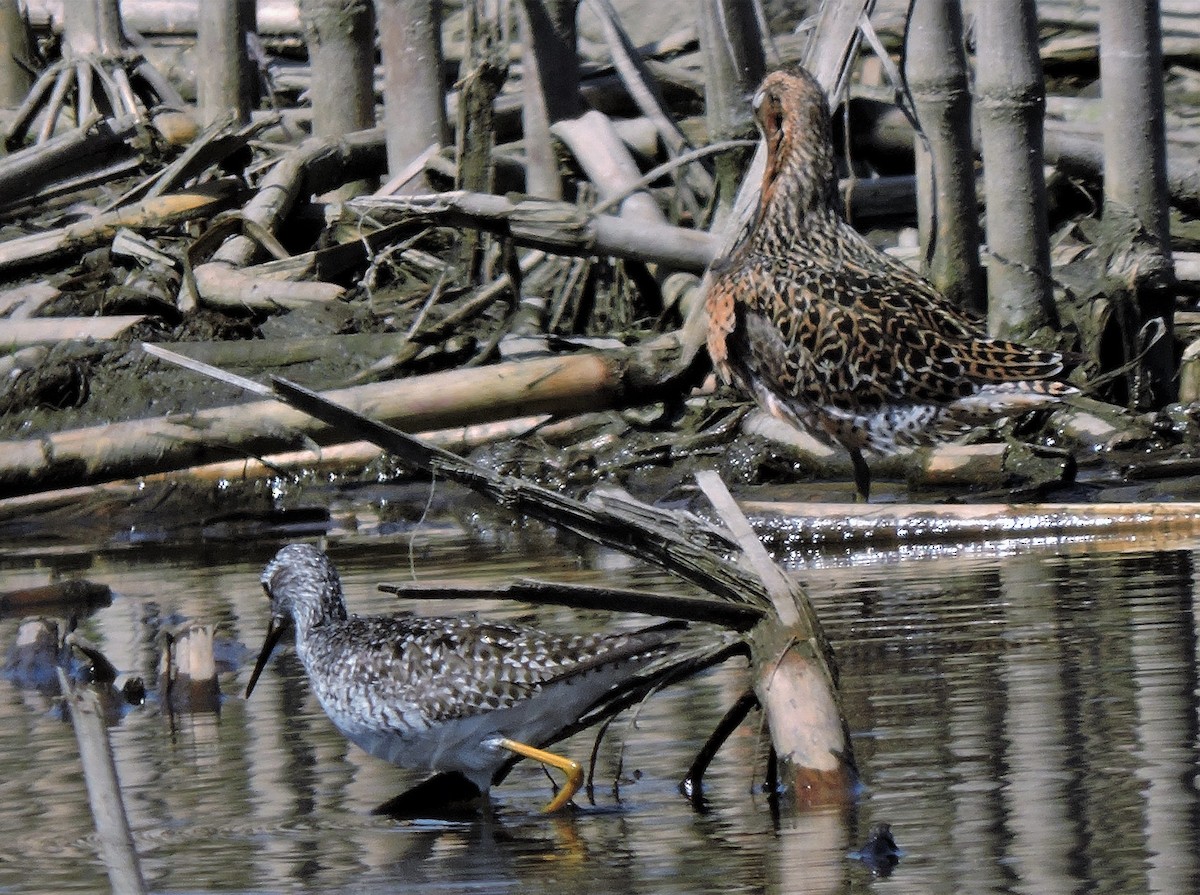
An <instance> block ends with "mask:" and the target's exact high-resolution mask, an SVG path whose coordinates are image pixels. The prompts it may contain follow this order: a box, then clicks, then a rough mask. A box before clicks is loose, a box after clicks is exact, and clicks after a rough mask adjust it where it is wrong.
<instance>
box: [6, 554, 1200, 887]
mask: <svg viewBox="0 0 1200 895" xmlns="http://www.w3.org/2000/svg"><path fill="white" fill-rule="evenodd" d="M278 545H279V542H270V543H267V542H262V543H251V544H247V545H240V546H230V545H228V544H226V545H214V546H208V547H202V548H200V549H197V550H183V549H167V548H162V547H152V546H147V545H143V546H139V547H128V548H124V549H114V550H107V551H100V552H93V551H90V550H85V549H79V550H73V549H71V548H68V547H62V546H57V547H54V548H52V549H46V548H32V547H22V546H20V545H15V546H9V547H8V549H3V548H0V589H3V590H8V589H11V588H15V587H20V586H25V585H30V584H42V583H45V582H46V580H48V578H49V577H51V576H52V575H53V574H55V573H56V572H61V573H63V574H67V573H69V574H72V575H79V576H83V577H87V578H89V579H91V580H94V581H100V582H104V583H106V584H109V585H110V586H112V587H113V589H114V590H116V591H118V592H119V593H118V595H117V597H116V599H115V600H114V602H113V604H112V606H110V607H108V608H106V609H103V610H101V611H100V612H99V613H97V614H96V615H94V616H92V617H91V618H89V619H87V620H85V621H84V622H83V625H82V627H83V629H84V631H85V633H86V634H87V636H88V637H89V638H90V639H91V640H92V641H93V642H94V643H96V644H97V645H99V646H100V647H101V648H102V649H103V650H104V652H105V653H106V654H107V655H108V657H109V658H110V659H111V660H113V662H114V663H115V664H116V665H117V666H118V668H121V669H122V670H125V671H129V672H135V673H138V674H141V675H143V676H145V677H146V679H147V682H148V684H150V685H151V687H152V688H153V686H154V685H155V683H156V681H155V676H154V670H153V669H154V663H155V655H156V644H155V635H156V625H157V624H158V622H159V621H161V620H163V619H167V620H169V619H171V618H172V617H174V616H185V617H188V618H192V619H196V620H199V621H205V622H215V623H217V624H218V635H219V636H224V637H227V638H231V639H232V640H234V641H238V642H240V643H242V644H244V645H245V646H246V647H247V649H248V651H250V652H251V653H252V652H253V651H255V650H256V649H257V647H258V645H259V643H260V642H261V637H262V634H263V632H264V630H265V626H266V621H267V617H266V612H267V603H266V600H265V599H264V598H263V596H262V593H261V590H260V589H259V587H258V584H257V578H258V573H259V571H260V569H261V567H262V565H263V563H264V562H265V561H266V560H267V559H268V558H269V557H270V555H271V554H272V553H273V552H274V550H275V549H276V548H277V547H278ZM1098 546H1101V545H1094V544H1093V545H1084V549H1080V547H1079V545H1074V546H1071V547H1069V548H1067V547H1061V548H1059V549H1057V550H1056V549H1055V548H1054V547H1053V545H1051V546H1046V545H1042V546H1040V547H1034V546H1031V545H1008V547H1006V548H1004V549H991V550H987V551H982V550H978V549H974V550H968V549H956V548H952V547H942V548H939V549H938V550H936V551H932V552H930V553H928V554H921V553H919V552H917V553H909V554H908V555H906V556H905V557H904V560H903V562H897V561H895V558H894V557H893V558H889V557H888V556H886V555H882V556H881V555H874V556H873V557H872V558H871V561H870V562H867V561H865V560H864V559H863V557H862V555H855V556H850V555H848V554H842V555H837V556H830V555H824V556H822V555H813V556H807V555H801V554H797V555H795V556H793V557H791V562H792V565H793V567H794V569H795V572H796V574H797V575H798V576H799V577H800V578H801V579H802V580H803V581H804V582H805V583H806V585H807V586H808V588H809V591H810V593H811V595H812V597H813V599H814V601H815V602H816V603H817V605H818V608H819V610H820V613H821V616H822V618H823V619H824V620H825V624H826V626H827V632H828V634H829V635H830V637H831V639H832V641H833V643H834V646H835V649H836V652H837V655H838V659H839V662H840V664H841V671H842V684H843V698H844V702H845V709H846V713H847V720H848V723H849V727H850V730H851V732H852V734H853V737H854V748H855V752H856V757H857V761H858V765H859V769H860V772H861V775H862V780H863V790H862V793H861V795H860V797H859V799H858V802H857V804H856V805H855V806H854V808H853V809H852V810H850V811H824V812H813V813H806V814H786V813H785V814H784V815H782V816H779V817H773V816H772V812H771V810H770V806H769V804H768V800H767V799H766V798H765V797H764V796H763V795H762V793H761V792H758V791H757V790H756V786H757V784H759V783H760V782H761V780H762V777H763V773H764V752H763V748H762V741H761V736H760V730H759V721H758V718H757V716H755V715H752V716H751V718H750V719H749V720H748V721H747V723H746V724H744V725H743V727H742V728H741V729H740V730H739V731H738V733H737V734H735V736H734V737H733V738H732V739H731V740H730V742H729V743H728V744H727V745H726V746H725V748H724V749H723V750H722V752H721V753H720V755H719V756H718V757H717V760H716V762H715V763H714V765H713V766H712V768H711V770H710V774H709V777H708V778H707V787H706V796H707V804H706V808H705V810H703V811H697V810H695V809H693V808H692V806H691V805H690V803H689V802H687V801H686V800H685V799H683V798H682V797H681V796H680V795H679V793H678V791H677V789H676V787H677V783H678V780H679V778H680V777H681V776H682V774H683V772H684V770H685V769H686V768H687V766H688V764H689V762H690V761H691V759H692V757H693V755H694V753H695V751H696V750H697V749H698V748H699V746H700V745H701V743H702V742H703V740H704V738H705V736H706V735H707V734H708V732H709V731H710V730H711V728H712V726H713V725H714V724H715V722H716V720H717V719H718V718H719V717H720V715H721V714H722V712H723V711H724V710H725V708H726V707H728V705H729V704H730V703H731V702H732V701H733V700H734V699H735V698H736V697H737V696H738V695H739V693H740V692H741V689H742V687H743V686H744V677H743V676H744V670H743V664H744V663H742V662H741V661H731V662H730V663H727V664H726V665H724V666H722V667H720V668H718V669H715V670H713V671H711V672H709V673H706V674H704V675H703V676H701V677H699V678H697V679H695V680H692V681H689V682H687V683H684V684H681V685H676V686H674V687H672V688H670V689H668V690H666V691H665V692H662V693H660V694H658V695H657V696H655V697H654V698H652V699H651V700H650V701H649V702H647V703H646V704H645V705H644V706H643V707H642V708H641V709H640V711H639V712H638V713H637V718H636V722H629V721H621V722H618V723H617V724H615V725H613V727H612V729H611V730H610V732H609V734H608V736H607V737H606V738H605V740H604V743H603V746H602V748H601V750H600V758H599V763H598V767H597V770H596V781H597V785H596V788H595V792H594V803H590V802H589V801H588V800H587V799H586V798H583V797H581V798H579V799H578V800H577V801H578V803H579V805H580V808H579V810H578V811H577V812H574V813H568V814H565V815H563V816H557V817H545V816H542V815H541V814H539V813H538V812H539V809H540V807H541V805H542V804H544V802H545V801H546V799H547V798H548V797H549V795H550V787H549V783H548V781H547V780H546V778H545V776H544V775H543V773H542V772H541V771H540V770H539V769H538V768H537V767H534V766H531V765H529V764H528V763H524V764H522V765H519V766H518V767H517V769H516V770H515V771H514V773H513V774H512V775H511V776H510V777H509V779H508V780H507V781H505V783H504V784H503V785H501V786H499V787H497V788H496V789H494V790H493V800H492V801H493V809H492V811H491V812H490V814H487V815H480V816H479V817H476V818H473V819H468V820H464V821H461V822H451V821H436V822H435V821H428V822H412V821H408V822H400V821H393V820H387V819H383V818H379V817H375V816H372V815H371V814H370V813H369V812H370V809H371V808H373V807H374V806H375V805H377V804H379V803H380V802H382V801H383V800H385V799H386V798H388V797H390V796H392V795H395V794H397V793H398V792H400V791H401V790H402V789H404V788H405V786H406V785H410V784H412V783H415V782H417V781H418V779H419V778H416V777H413V776H412V775H409V774H407V773H406V772H403V771H398V770H396V769H394V768H391V767H390V766H388V765H386V764H383V763H382V762H379V761H377V760H375V759H373V758H371V757H369V756H366V755H364V754H363V753H362V752H361V751H359V750H358V749H357V748H355V747H352V746H349V745H348V744H347V743H346V741H345V740H343V739H342V737H341V736H340V735H339V734H338V733H337V732H336V731H335V730H334V728H333V727H332V725H330V724H329V722H328V721H327V720H326V719H325V717H324V715H323V714H322V713H321V711H320V709H319V707H318V706H317V705H316V703H315V701H314V700H313V699H312V698H311V696H310V695H309V694H308V691H307V688H306V685H305V682H304V679H303V674H302V671H301V670H300V669H299V667H298V665H297V663H296V662H295V661H294V659H292V657H291V655H290V652H286V651H280V652H283V653H284V655H282V656H280V658H278V659H276V660H275V661H273V662H272V664H271V666H270V667H269V669H268V671H267V672H266V673H265V674H264V676H263V679H262V681H261V682H260V684H259V689H258V690H256V692H255V695H254V698H253V699H252V700H250V701H249V702H247V701H245V700H243V699H242V698H241V696H240V693H241V691H242V690H243V689H244V687H245V683H246V679H247V677H248V674H249V670H250V667H249V666H250V665H251V664H252V658H253V656H252V654H251V655H249V656H248V657H246V658H245V659H244V660H243V661H242V664H241V666H240V668H239V669H238V670H237V671H235V672H228V673H225V674H222V676H221V688H222V691H223V692H224V693H225V694H227V695H226V696H225V698H224V700H223V704H222V707H221V711H220V714H219V716H215V715H211V714H209V715H194V716H178V715H177V716H175V717H174V718H171V717H168V716H167V715H166V714H164V713H163V712H162V711H161V710H160V708H159V706H158V705H157V704H156V703H154V701H153V700H152V701H151V702H149V703H147V705H146V706H145V707H142V708H137V709H133V710H130V711H128V712H127V713H126V714H125V715H124V717H123V718H121V719H120V720H119V721H118V722H116V723H115V724H114V725H113V727H112V728H111V737H112V741H113V746H114V749H115V753H116V759H117V767H118V773H119V775H120V779H121V783H122V788H123V791H124V794H125V799H126V803H127V809H128V812H129V815H130V820H131V823H132V825H133V828H134V833H135V838H136V844H137V848H138V851H139V853H140V855H141V857H142V861H143V866H144V870H145V873H146V876H147V878H148V881H149V884H150V886H151V888H152V890H154V891H159V892H197V891H228V892H290V891H322V892H355V893H373V892H383V891H395V890H398V889H400V888H403V889H404V890H405V891H409V892H418V893H421V892H426V893H431V892H464V891H470V892H480V893H491V892H497V893H501V892H502V893H508V892H517V891H520V892H534V893H536V892H555V893H561V892H573V891H586V892H589V893H601V892H605V893H607V892H629V893H638V892H654V893H659V892H744V891H749V892H763V891H770V892H831V893H832V892H905V893H908V892H931V893H940V892H946V893H950V892H954V893H960V892H1030V893H1039V895H1048V893H1056V892H1080V891H1096V892H1106V891H1111V892H1121V893H1130V892H1159V893H1181V892H1191V891H1197V890H1198V889H1200V856H1198V855H1197V851H1196V849H1195V847H1194V843H1195V842H1196V841H1197V840H1198V839H1200V799H1198V798H1197V793H1196V779H1197V757H1198V746H1197V735H1198V731H1200V723H1198V721H1197V672H1196V666H1197V633H1196V632H1197V622H1198V616H1197V601H1196V599H1195V594H1196V573H1195V566H1196V553H1195V550H1193V549H1190V548H1185V549H1179V550H1174V551H1167V552H1157V553H1140V552H1136V545H1132V546H1131V545H1128V544H1127V545H1124V547H1123V548H1122V551H1123V552H1106V551H1104V550H1100V549H1098ZM1064 551H1065V552H1064ZM330 552H331V555H332V556H333V557H334V559H335V561H336V562H337V564H338V565H339V568H340V569H341V571H342V574H343V578H344V580H345V583H346V587H347V594H348V599H349V602H350V604H351V608H352V609H353V610H356V611H358V612H385V611H391V610H393V609H394V608H395V607H396V603H395V601H394V598H393V597H392V596H390V595H388V594H383V593H380V592H378V591H376V590H375V585H376V584H377V583H379V582H381V581H396V580H402V579H403V578H405V577H406V576H407V575H408V574H409V568H410V555H409V546H408V541H407V540H405V539H403V538H396V537H393V538H371V539H364V540H359V541H355V542H353V543H351V542H350V541H348V540H345V541H340V542H338V541H335V542H333V543H332V544H331V546H330ZM411 567H412V568H413V569H415V570H416V573H417V575H418V576H419V577H421V578H426V579H434V578H439V577H454V578H476V579H480V580H505V579H509V578H513V577H518V576H537V577H542V578H551V579H557V580H568V581H585V582H586V581H602V582H605V583H609V584H614V585H617V586H634V587H659V588H670V587H675V586H676V585H674V584H673V582H671V581H670V580H668V579H665V578H663V577H662V576H661V575H660V574H659V573H657V572H654V571H652V570H650V571H648V570H646V569H645V568H643V567H641V566H639V565H638V564H636V563H633V562H631V561H629V560H627V559H625V558H623V557H619V556H616V555H614V554H612V553H609V552H606V551H598V550H596V549H594V548H591V547H587V546H583V547H580V546H579V545H578V544H576V543H575V542H573V541H567V540H563V541H553V539H550V538H547V537H545V536H541V537H535V538H532V539H531V540H530V541H529V542H528V543H526V542H525V541H524V540H523V539H522V538H520V537H516V536H513V537H507V538H505V539H504V540H503V541H490V540H480V539H477V538H472V537H469V536H466V535H461V534H459V535H453V536H452V535H446V534H443V535H439V536H429V535H423V536H421V537H420V538H419V539H418V542H417V547H416V549H415V550H413V551H412V556H411ZM413 608H415V609H416V610H417V611H420V612H427V613H436V612H446V611H456V610H461V609H463V608H464V607H463V606H462V605H461V604H457V605H451V604H446V603H433V604H430V603H421V604H418V605H415V606H413ZM470 608H473V609H478V610H480V611H486V612H488V613H489V614H496V615H499V616H503V617H506V618H521V619H534V620H536V621H537V622H538V623H540V624H543V625H545V626H547V627H552V628H554V627H558V628H563V629H567V628H570V627H574V626H577V625H585V626H588V627H602V626H606V625H613V624H623V625H636V624H639V623H642V622H644V619H639V618H637V617H630V616H608V615H605V614H602V613H587V614H584V615H583V616H582V617H581V616H579V615H577V614H575V613H572V612H569V611H567V610H563V609H556V608H549V609H538V610H534V609H531V608H530V607H528V606H522V605H516V604H511V603H510V604H494V605H490V606H488V605H477V606H473V607H470ZM16 626H17V619H12V618H7V619H2V620H0V649H7V647H8V645H9V644H10V643H11V642H12V640H13V637H14V634H15V630H16ZM152 693H153V689H152ZM592 741H593V737H592V736H591V735H590V734H587V733H585V734H582V735H580V736H579V737H576V738H575V739H573V740H571V741H570V742H569V744H568V745H567V746H566V747H565V750H564V751H567V752H569V753H571V754H573V755H574V756H575V757H577V758H582V759H586V756H587V755H588V753H589V751H590V749H591V746H592ZM618 761H620V765H618ZM0 763H2V765H3V767H2V770H0V891H19V892H30V893H40V892H47V893H49V892H95V891H103V890H106V889H107V887H108V881H107V877H106V875H105V873H104V868H103V866H102V865H101V863H100V862H99V859H98V858H97V856H96V850H95V834H94V832H93V827H92V819H91V815H90V813H89V811H88V807H87V802H86V797H85V791H84V784H83V779H82V773H81V770H80V766H79V761H78V754H77V747H76V743H75V739H74V736H73V734H72V730H71V727H70V725H69V724H68V723H65V722H64V721H63V720H62V718H61V715H60V713H59V712H58V711H56V710H55V708H54V706H53V703H52V702H51V701H50V700H49V699H47V698H46V697H44V696H41V695H39V694H37V693H35V692H32V691H26V690H19V689H17V688H16V687H14V686H13V685H12V684H10V683H8V682H4V681H0ZM618 776H619V777H620V780H621V782H620V785H619V787H617V788H616V790H615V791H614V786H613V781H614V779H615V778H617V777H618ZM880 821H883V822H887V823H890V824H891V826H892V831H893V834H894V835H895V838H896V840H897V841H898V843H899V844H900V846H901V848H902V849H903V852H904V854H903V857H902V859H901V861H900V864H899V866H898V867H897V868H896V870H895V871H894V873H893V874H892V875H891V876H890V877H888V878H881V877H876V876H873V875H872V873H871V872H870V871H869V870H868V869H867V868H866V867H864V866H863V865H862V864H860V863H858V862H856V861H853V860H851V859H849V858H848V857H847V853H848V852H850V851H851V850H853V849H854V848H856V847H857V846H858V845H859V844H861V842H862V840H863V838H864V837H865V835H866V831H867V830H868V828H869V827H870V826H871V825H872V824H873V823H876V822H880Z"/></svg>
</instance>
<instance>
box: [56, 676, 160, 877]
mask: <svg viewBox="0 0 1200 895" xmlns="http://www.w3.org/2000/svg"><path fill="white" fill-rule="evenodd" d="M58 675H59V682H60V683H61V684H62V691H63V693H64V695H65V700H66V704H67V707H68V708H69V709H70V710H71V721H72V726H73V727H74V728H75V739H76V740H77V741H78V742H79V760H80V762H81V763H82V764H83V779H84V783H86V784H87V794H88V804H89V805H91V808H92V819H93V820H94V821H95V823H96V835H97V839H98V840H99V852H100V859H101V861H103V862H104V868H105V869H106V870H107V871H108V878H109V880H110V881H111V882H112V889H113V891H114V892H128V893H130V895H141V893H145V892H146V891H147V890H146V881H145V879H144V878H143V876H142V868H141V864H140V863H139V861H138V854H137V849H136V848H135V847H134V844H133V832H132V831H131V830H130V828H129V817H128V815H127V814H126V813H125V803H124V801H123V800H122V798H121V783H120V781H119V780H118V779H117V765H116V761H115V760H114V759H113V751H112V744H111V743H110V742H109V739H108V730H107V728H106V727H105V726H104V716H103V714H102V713H101V710H100V700H99V699H98V698H97V696H96V693H95V691H93V690H92V689H90V688H88V687H76V686H75V684H74V683H73V682H71V681H70V680H69V679H68V678H67V676H66V675H65V674H64V673H63V671H62V669H59V671H58Z"/></svg>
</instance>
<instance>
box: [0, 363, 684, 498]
mask: <svg viewBox="0 0 1200 895" xmlns="http://www.w3.org/2000/svg"><path fill="white" fill-rule="evenodd" d="M676 352H677V349H676V347H675V346H673V345H672V344H670V342H669V341H668V342H667V343H664V345H663V346H660V347H659V348H656V349H641V350H640V351H637V352H611V353H606V354H578V355H573V356H568V357H558V358H549V359H544V360H536V361H526V362H517V363H510V364H498V365H495V366H491V367H485V368H476V369H465V370H456V371H451V372H448V373H439V374H434V375H430V376H421V377H413V378H409V379H405V380H400V381H397V382H381V383H373V384H370V385H363V386H358V387H355V388H351V389H343V390H341V391H335V392H331V393H329V396H330V398H331V399H333V400H336V401H338V402H339V403H344V404H346V405H348V406H350V407H352V408H354V409H356V410H359V411H360V412H364V413H371V414H373V415H375V416H377V417H379V418H380V419H383V420H387V421H389V422H393V423H395V424H396V425H400V426H404V427H406V428H409V429H412V430H415V431H423V430H426V429H438V428H445V427H449V426H455V425H463V424H466V423H478V422H486V421H490V420H498V419H505V418H508V417H513V416H526V415H529V414H537V413H550V412H554V413H574V412H580V411H588V410H597V409H600V408H603V407H615V406H621V405H622V404H623V403H624V402H625V400H626V395H628V394H635V395H637V396H638V400H639V401H650V400H653V399H654V397H653V388H654V387H655V385H654V383H655V382H656V381H657V379H658V378H659V377H660V376H661V371H662V369H664V368H666V367H667V366H669V364H670V362H671V361H672V360H673V358H674V357H675V356H676ZM338 440H345V436H344V435H339V433H337V432H335V431H333V430H331V429H329V428H328V427H327V426H322V425H320V424H318V423H314V422H313V420H312V419H311V418H310V417H308V416H306V415H305V414H302V413H298V412H296V411H294V410H290V409H288V408H286V407H282V406H280V405H279V404H278V403H277V402H276V401H262V402H256V403H251V404H239V405H234V406H232V407H218V408H213V409H210V410H201V411H197V412H195V413H190V414H175V415H172V416H169V417H160V418H155V419H148V420H132V421H128V422H120V423H110V424H107V425H102V426H91V427H88V428H84V429H75V430H71V431H66V432H58V433H51V434H48V435H45V436H43V437H41V438H40V439H37V440H24V441H12V442H7V443H2V444H0V495H4V496H12V495H17V494H28V493H32V492H35V491H38V490H40V489H45V488H48V487H55V488H65V487H73V486H76V485H83V484H94V483H97V482H103V481H112V480H114V479H121V478H128V477H130V476H135V475H146V474H148V473H154V472H163V471H166V470H171V469H180V468H183V467H187V466H193V465H195V464H197V463H202V462H207V461H210V460H217V459H230V458H233V457H248V456H256V455H259V454H263V453H268V452H271V451H279V450H285V449H289V448H293V447H295V446H296V444H297V442H309V441H312V442H315V443H317V444H329V443H332V442H335V441H338Z"/></svg>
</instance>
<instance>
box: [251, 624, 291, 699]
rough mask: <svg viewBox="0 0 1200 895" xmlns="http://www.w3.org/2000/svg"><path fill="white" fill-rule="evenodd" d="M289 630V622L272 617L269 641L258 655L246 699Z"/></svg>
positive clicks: (267, 640)
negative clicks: (280, 640)
mask: <svg viewBox="0 0 1200 895" xmlns="http://www.w3.org/2000/svg"><path fill="white" fill-rule="evenodd" d="M286 629H287V622H286V621H285V620H283V619H280V618H276V617H275V616H271V621H270V622H268V623H267V639H266V640H264V641H263V645H262V649H261V650H260V651H259V653H258V661H257V662H255V663H254V671H253V673H252V674H251V675H250V683H248V684H246V698H247V699H249V698H250V693H251V691H253V690H254V685H255V684H257V683H258V676H259V675H260V674H262V670H263V669H264V668H265V667H266V666H267V660H268V659H270V658H271V652H272V651H273V650H274V649H275V645H276V644H277V643H279V638H281V637H282V636H283V632H284V631H285V630H286Z"/></svg>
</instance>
